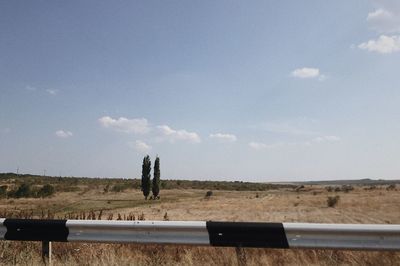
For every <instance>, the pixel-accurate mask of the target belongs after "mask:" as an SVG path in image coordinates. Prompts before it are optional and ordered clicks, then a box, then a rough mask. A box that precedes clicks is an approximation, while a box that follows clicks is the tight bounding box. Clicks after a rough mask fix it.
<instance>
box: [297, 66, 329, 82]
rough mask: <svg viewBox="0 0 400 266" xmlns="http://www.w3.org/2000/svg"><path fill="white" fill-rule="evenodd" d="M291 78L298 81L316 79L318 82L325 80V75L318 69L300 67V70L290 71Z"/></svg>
mask: <svg viewBox="0 0 400 266" xmlns="http://www.w3.org/2000/svg"><path fill="white" fill-rule="evenodd" d="M291 76H292V77H294V78H300V79H315V78H316V79H318V80H321V81H323V80H325V79H326V75H323V74H321V73H320V70H319V69H318V68H314V67H302V68H297V69H295V70H293V71H292V73H291Z"/></svg>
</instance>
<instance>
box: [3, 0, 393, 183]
mask: <svg viewBox="0 0 400 266" xmlns="http://www.w3.org/2000/svg"><path fill="white" fill-rule="evenodd" d="M399 122H400V2H399V1H397V0H392V1H390V0H387V1H386V0H379V1H378V0H370V1H367V0H351V1H348V0H338V1H318V0H304V1H289V0H286V1H257V0H254V1H234V0H230V1H224V0H221V1H205V0H202V1H174V0H172V1H151V0H150V1H94V0H92V1H91V0H87V1H43V0H39V1H21V0H15V1H1V2H0V172H17V170H18V171H19V173H32V174H43V173H44V172H45V173H46V174H47V175H56V176H59V175H61V176H88V177H125V178H132V177H135V178H137V177H140V175H141V163H142V159H143V157H144V156H145V155H146V154H149V155H150V156H151V158H152V161H154V159H155V158H156V156H157V155H158V156H160V161H161V178H165V179H198V180H243V181H258V182H280V181H300V180H326V179H358V178H384V179H396V178H400V174H399V173H400V163H399V158H400V141H399V140H400V139H399V136H400V123H399Z"/></svg>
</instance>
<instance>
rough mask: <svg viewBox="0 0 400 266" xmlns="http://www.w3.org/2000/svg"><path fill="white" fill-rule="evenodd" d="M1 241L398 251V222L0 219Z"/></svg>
mask: <svg viewBox="0 0 400 266" xmlns="http://www.w3.org/2000/svg"><path fill="white" fill-rule="evenodd" d="M0 240H18V241H42V243H43V247H44V248H43V254H46V253H47V254H49V253H50V254H51V251H49V249H51V245H50V244H49V243H50V242H52V241H57V242H108V243H158V244H187V245H210V246H225V247H237V248H238V247H239V248H241V247H257V248H297V249H301V248H307V249H348V250H395V251H399V250H400V225H388V224H320V223H251V222H213V221H208V222H201V221H101V220H30V219H26V220H25V219H3V218H0Z"/></svg>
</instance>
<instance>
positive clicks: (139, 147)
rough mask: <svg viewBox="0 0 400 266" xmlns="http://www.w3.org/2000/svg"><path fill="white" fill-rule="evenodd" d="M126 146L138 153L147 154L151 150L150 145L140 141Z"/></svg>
mask: <svg viewBox="0 0 400 266" xmlns="http://www.w3.org/2000/svg"><path fill="white" fill-rule="evenodd" d="M128 144H129V146H131V147H133V148H134V149H135V150H136V151H138V152H140V153H148V152H149V151H150V150H151V149H152V147H151V146H150V145H148V144H147V143H145V142H144V141H141V140H137V141H135V142H129V143H128Z"/></svg>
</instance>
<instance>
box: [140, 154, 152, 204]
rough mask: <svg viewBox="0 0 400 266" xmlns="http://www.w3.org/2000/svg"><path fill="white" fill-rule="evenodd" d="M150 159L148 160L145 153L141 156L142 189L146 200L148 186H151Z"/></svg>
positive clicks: (148, 191) (148, 157)
mask: <svg viewBox="0 0 400 266" xmlns="http://www.w3.org/2000/svg"><path fill="white" fill-rule="evenodd" d="M150 172H151V160H150V156H149V155H146V156H145V157H144V158H143V164H142V184H141V187H142V191H143V195H144V198H145V199H146V200H147V197H148V196H149V194H150V186H151V182H150V179H151V174H150Z"/></svg>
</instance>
